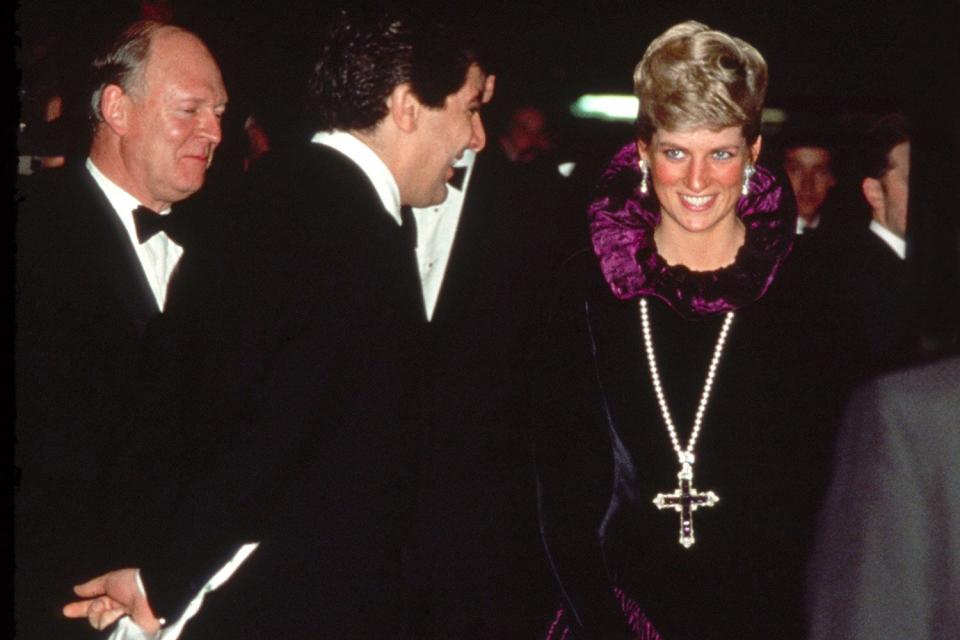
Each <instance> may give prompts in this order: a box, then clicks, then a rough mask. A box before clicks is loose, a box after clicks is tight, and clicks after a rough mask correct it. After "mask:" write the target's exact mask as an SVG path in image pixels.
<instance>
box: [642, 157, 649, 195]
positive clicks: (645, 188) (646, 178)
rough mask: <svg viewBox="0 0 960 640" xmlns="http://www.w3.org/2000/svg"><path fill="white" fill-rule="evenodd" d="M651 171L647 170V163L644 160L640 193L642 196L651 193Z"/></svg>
mask: <svg viewBox="0 0 960 640" xmlns="http://www.w3.org/2000/svg"><path fill="white" fill-rule="evenodd" d="M649 179H650V169H648V168H647V163H646V162H644V161H643V160H641V161H640V193H641V195H647V193H649V192H650V184H649V182H648V181H649Z"/></svg>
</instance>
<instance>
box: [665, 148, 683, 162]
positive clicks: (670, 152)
mask: <svg viewBox="0 0 960 640" xmlns="http://www.w3.org/2000/svg"><path fill="white" fill-rule="evenodd" d="M663 155H665V156H667V158H669V159H670V160H682V159H683V151H681V150H680V149H666V150H664V152H663Z"/></svg>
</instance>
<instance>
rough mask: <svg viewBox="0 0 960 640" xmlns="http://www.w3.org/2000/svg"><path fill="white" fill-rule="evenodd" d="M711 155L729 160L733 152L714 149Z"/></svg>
mask: <svg viewBox="0 0 960 640" xmlns="http://www.w3.org/2000/svg"><path fill="white" fill-rule="evenodd" d="M713 157H714V158H715V159H716V160H729V159H730V158H732V157H733V154H732V153H730V152H729V151H714V152H713Z"/></svg>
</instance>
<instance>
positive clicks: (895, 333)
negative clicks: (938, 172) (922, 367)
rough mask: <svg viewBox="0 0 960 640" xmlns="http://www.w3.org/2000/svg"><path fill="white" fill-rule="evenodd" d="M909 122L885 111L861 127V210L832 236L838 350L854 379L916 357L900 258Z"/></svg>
mask: <svg viewBox="0 0 960 640" xmlns="http://www.w3.org/2000/svg"><path fill="white" fill-rule="evenodd" d="M910 139H911V135H910V127H909V123H908V122H907V120H906V118H905V117H904V116H903V115H901V114H899V113H893V114H889V115H885V116H882V117H879V118H876V119H874V120H873V121H872V122H871V123H870V124H869V125H868V127H867V129H866V131H865V134H864V137H863V140H862V144H861V151H860V163H861V164H860V177H861V180H860V188H861V192H862V195H863V199H864V200H865V205H866V207H867V208H868V209H869V212H870V219H869V221H863V222H861V223H860V226H859V227H857V228H854V229H852V230H851V231H850V233H849V234H848V237H847V238H845V239H842V240H840V241H839V242H840V243H841V244H840V246H839V251H838V259H839V260H840V264H839V268H838V273H837V277H838V278H839V281H840V285H841V288H842V291H841V292H840V295H841V297H840V301H839V303H838V311H839V313H840V314H841V317H843V318H844V319H845V320H846V323H847V324H846V326H845V330H846V331H845V334H844V335H845V341H846V344H845V351H846V353H847V354H848V359H849V361H850V365H851V366H852V367H853V368H854V376H855V378H856V379H857V381H861V380H863V379H865V378H868V377H871V376H872V375H874V374H876V373H878V372H880V371H883V370H886V369H890V368H894V367H898V366H905V365H908V364H911V361H912V359H913V358H914V357H915V356H916V354H915V350H914V345H913V342H914V340H915V334H916V332H917V327H918V325H917V323H916V322H915V321H914V315H913V314H914V309H915V305H914V304H913V298H912V294H913V292H912V291H911V273H910V268H909V264H908V262H907V257H908V256H907V252H908V249H907V209H908V204H909V193H910Z"/></svg>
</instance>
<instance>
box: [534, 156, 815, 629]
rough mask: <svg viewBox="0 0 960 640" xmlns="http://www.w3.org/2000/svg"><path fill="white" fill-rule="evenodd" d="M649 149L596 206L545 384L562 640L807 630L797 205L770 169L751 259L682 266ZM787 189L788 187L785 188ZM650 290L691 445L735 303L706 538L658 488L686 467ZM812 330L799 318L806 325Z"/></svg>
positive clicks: (558, 308)
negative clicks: (791, 277)
mask: <svg viewBox="0 0 960 640" xmlns="http://www.w3.org/2000/svg"><path fill="white" fill-rule="evenodd" d="M637 160H638V157H637V150H636V145H635V144H632V143H631V144H629V145H627V146H625V147H623V149H621V151H620V152H619V153H618V154H617V155H616V156H615V157H614V158H613V160H612V162H611V163H610V165H609V167H608V168H607V170H606V171H605V173H604V174H603V176H602V178H601V182H600V185H599V187H598V194H599V195H597V196H596V197H595V198H594V200H593V201H592V202H591V204H590V206H589V216H590V229H591V239H592V244H593V251H592V252H587V251H585V252H582V253H581V254H579V255H578V256H574V257H573V258H571V260H570V261H569V262H568V264H567V266H566V268H565V269H564V272H563V273H562V274H561V286H560V291H559V295H558V300H557V301H556V302H555V304H554V309H553V313H552V320H553V324H552V326H551V328H550V330H548V332H547V333H548V336H547V339H546V340H545V342H546V343H547V344H548V345H549V346H547V347H546V349H545V350H546V352H547V355H545V358H546V360H545V361H544V363H543V364H544V366H543V371H544V377H545V380H544V381H543V382H542V384H543V387H542V388H541V389H540V392H541V393H540V397H541V399H542V401H543V402H544V404H543V406H542V407H541V410H540V411H539V414H540V415H541V420H542V424H541V425H539V428H538V433H537V453H538V472H539V474H540V484H541V491H542V495H541V504H540V506H541V526H542V531H543V538H544V541H545V544H546V548H547V555H548V559H549V562H550V564H551V567H552V569H553V572H554V575H555V576H556V578H557V581H558V585H559V588H560V591H561V593H562V594H563V606H562V607H561V608H560V610H558V611H557V613H556V615H555V616H554V618H553V619H552V620H551V621H550V624H549V628H548V631H547V634H546V637H547V638H548V640H576V639H579V638H602V639H604V640H606V639H608V638H631V639H632V640H638V639H639V640H653V639H659V638H661V637H662V638H666V639H667V640H675V639H676V640H683V639H685V638H699V639H702V638H730V637H737V638H761V637H777V638H795V637H801V634H802V616H801V617H800V618H799V619H798V617H797V613H798V612H800V611H802V607H801V602H802V566H803V556H804V553H805V544H806V542H805V541H806V536H807V532H808V531H809V529H810V527H811V526H812V520H813V518H812V514H813V513H814V508H813V505H814V501H813V500H812V499H810V498H812V497H813V496H814V494H815V491H812V490H808V489H809V487H811V486H812V484H815V482H814V481H815V480H816V481H817V482H819V480H817V479H816V478H814V477H813V475H814V474H812V473H810V472H809V469H811V468H812V467H811V459H814V460H815V459H816V455H815V453H816V452H815V451H813V450H812V449H811V448H810V447H807V446H806V445H807V444H808V443H810V442H813V441H814V440H815V439H814V438H811V437H810V436H811V432H810V431H809V430H808V429H807V428H806V425H805V424H803V423H802V417H803V416H804V411H803V410H802V408H801V407H802V406H803V402H804V401H803V400H802V394H801V393H799V391H800V385H799V382H800V381H802V380H803V378H804V376H806V375H808V374H809V372H808V371H805V370H804V368H803V367H804V366H805V365H804V362H803V358H804V353H803V348H802V344H801V343H799V342H797V341H794V340H792V336H795V335H798V334H800V333H801V329H802V326H800V324H799V323H800V322H801V320H800V318H799V315H797V314H794V313H793V308H792V307H791V304H792V302H791V299H792V297H793V296H792V293H791V292H789V291H787V292H786V295H784V291H785V287H784V279H783V278H782V277H781V276H782V275H783V273H782V267H783V266H784V264H785V261H786V259H787V256H788V255H789V253H790V250H791V248H792V243H793V237H794V228H795V227H794V224H795V215H796V214H795V209H794V207H793V205H792V198H790V197H789V193H788V192H785V191H784V188H783V186H782V184H781V183H780V182H778V181H777V180H776V179H775V177H774V176H773V175H772V174H771V172H769V171H768V170H766V169H764V168H762V167H757V171H756V173H755V174H754V175H753V177H752V178H751V181H750V192H749V195H747V196H745V197H742V198H741V199H740V201H739V203H738V205H737V210H736V214H737V215H738V217H739V218H740V220H741V221H742V222H743V224H744V227H745V229H746V238H745V243H744V245H743V246H742V247H741V249H740V250H739V252H738V254H737V257H736V260H735V262H734V263H733V264H731V265H730V266H728V267H724V268H722V269H719V270H716V271H713V272H694V271H690V270H689V269H687V268H685V267H682V266H670V265H667V264H666V262H665V261H664V260H663V258H661V257H660V255H659V254H658V253H657V251H656V246H655V244H654V238H653V230H654V229H655V228H656V226H657V224H658V223H659V221H660V212H659V206H658V203H657V200H656V196H655V195H654V194H653V193H650V194H648V195H641V194H640V193H639V192H638V189H637V186H638V184H639V181H640V175H639V170H638V168H637ZM785 194H786V195H785ZM641 297H643V298H646V299H647V300H648V304H649V306H650V315H651V320H652V325H653V327H654V336H655V338H654V341H655V343H656V351H657V357H658V362H659V367H660V369H661V371H660V374H661V377H662V379H663V385H664V389H665V391H666V394H667V397H668V399H669V404H670V406H671V411H672V413H673V416H674V422H675V423H676V424H677V430H678V435H679V437H680V440H681V442H684V443H685V442H686V440H687V438H688V436H689V429H690V425H691V424H692V422H693V413H694V410H695V409H696V400H697V398H698V397H699V394H700V391H701V389H702V386H703V380H704V374H705V373H706V363H707V362H709V359H710V358H709V355H710V353H711V351H712V348H713V345H714V343H715V341H716V337H717V335H718V331H719V327H720V325H721V324H722V323H723V319H724V316H725V312H727V311H735V312H736V316H735V320H734V323H733V325H732V328H731V331H730V337H729V340H728V346H727V348H726V350H725V352H724V355H723V359H722V361H721V364H720V367H719V369H718V372H717V378H716V383H715V386H714V394H713V396H712V398H711V401H710V405H709V406H708V410H707V413H706V417H705V420H704V427H703V429H704V430H703V433H702V437H701V438H700V440H699V441H698V447H697V450H696V455H697V463H696V480H697V486H698V488H699V489H701V490H714V489H715V490H716V491H717V493H718V494H719V495H720V503H719V506H718V507H716V508H714V509H713V510H704V511H698V512H697V517H696V518H695V521H696V529H697V541H696V544H695V546H694V547H693V548H692V549H684V548H682V547H681V546H680V545H679V544H678V540H677V526H678V519H677V515H676V514H675V513H674V512H673V511H669V512H667V511H663V512H661V511H658V510H657V509H656V508H655V507H654V505H653V504H652V498H653V497H654V496H655V495H656V494H657V493H658V492H663V491H671V490H673V489H674V487H675V486H676V475H677V471H678V468H677V461H676V456H675V455H674V454H673V453H672V451H671V446H670V442H669V438H668V436H667V433H666V429H665V427H664V424H663V420H662V418H661V416H660V412H659V409H658V407H657V401H656V398H655V396H654V393H653V390H652V383H651V380H650V374H649V371H648V368H647V364H646V361H645V358H644V355H643V341H642V339H641V337H640V326H639V325H640V323H639V310H638V301H639V299H640V298H641ZM794 323H797V324H794Z"/></svg>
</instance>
